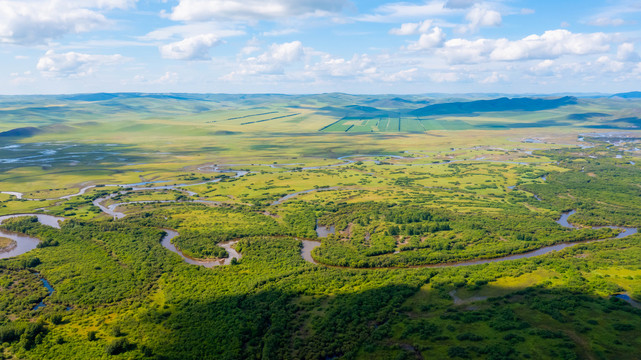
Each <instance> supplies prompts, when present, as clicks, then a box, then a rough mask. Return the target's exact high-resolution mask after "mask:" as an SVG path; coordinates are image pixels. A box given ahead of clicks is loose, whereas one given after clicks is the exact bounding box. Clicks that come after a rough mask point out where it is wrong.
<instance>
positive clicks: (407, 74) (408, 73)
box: [382, 68, 418, 82]
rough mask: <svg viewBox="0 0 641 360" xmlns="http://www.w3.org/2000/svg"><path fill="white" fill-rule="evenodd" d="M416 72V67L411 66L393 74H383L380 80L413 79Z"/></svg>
mask: <svg viewBox="0 0 641 360" xmlns="http://www.w3.org/2000/svg"><path fill="white" fill-rule="evenodd" d="M417 73H418V69H417V68H411V69H407V70H401V71H399V72H396V73H394V74H390V75H385V76H383V77H382V80H383V81H387V82H398V81H414V78H415V76H416V74H417Z"/></svg>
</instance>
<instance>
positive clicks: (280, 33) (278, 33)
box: [261, 28, 300, 36]
mask: <svg viewBox="0 0 641 360" xmlns="http://www.w3.org/2000/svg"><path fill="white" fill-rule="evenodd" d="M298 32H300V31H299V30H298V29H293V28H289V29H280V30H272V31H265V32H264V33H262V34H261V35H262V36H283V35H290V34H296V33H298Z"/></svg>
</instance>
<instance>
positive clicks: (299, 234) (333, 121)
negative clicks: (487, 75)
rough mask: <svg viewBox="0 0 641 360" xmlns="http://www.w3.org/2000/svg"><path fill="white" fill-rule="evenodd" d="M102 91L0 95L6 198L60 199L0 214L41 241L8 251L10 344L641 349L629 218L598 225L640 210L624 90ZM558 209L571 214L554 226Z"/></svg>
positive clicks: (56, 353) (70, 354)
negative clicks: (312, 245) (305, 254)
mask: <svg viewBox="0 0 641 360" xmlns="http://www.w3.org/2000/svg"><path fill="white" fill-rule="evenodd" d="M108 95H109V96H94V95H74V96H49V97H5V98H0V116H2V117H3V121H2V122H1V123H0V127H1V128H0V131H4V132H3V133H1V134H0V135H2V136H0V169H2V170H1V171H0V191H3V192H7V193H5V194H0V215H5V214H16V213H34V212H46V213H49V214H53V215H61V216H64V217H65V218H66V219H67V220H65V221H64V222H63V223H62V226H61V229H54V228H51V227H48V226H44V225H41V224H39V223H38V222H35V221H33V220H34V219H35V218H34V219H32V218H28V217H25V218H18V219H12V220H7V221H5V222H4V223H3V225H2V227H3V228H5V229H7V230H11V231H17V232H21V233H26V234H28V235H30V236H35V237H38V238H40V239H41V240H42V241H41V243H40V245H39V246H38V248H36V249H34V250H31V251H29V252H27V253H25V254H23V255H20V256H18V257H14V258H9V259H4V260H0V289H1V290H2V291H1V292H0V343H1V344H2V345H1V351H0V357H4V358H17V359H42V358H48V359H87V358H121V359H146V358H150V359H153V358H156V359H202V358H212V359H248V358H262V359H281V358H283V359H325V358H345V359H411V358H453V359H456V358H485V359H522V358H533V359H558V358H564V359H584V358H585V359H613V358H617V359H635V358H636V356H637V355H638V351H639V349H641V343H640V342H639V339H640V338H641V337H639V335H640V334H641V327H640V326H639V324H641V309H639V307H640V305H639V302H638V301H640V300H641V267H640V265H639V262H638V259H639V256H641V236H639V235H631V236H627V237H625V238H621V239H613V237H615V236H616V235H617V234H619V233H620V232H621V230H620V229H618V228H615V229H610V228H594V229H593V228H592V227H595V226H596V227H598V226H607V225H609V226H618V227H622V226H624V227H629V228H637V227H639V226H641V216H640V215H639V214H641V203H640V202H639V201H638V199H639V196H641V188H639V186H638V184H639V183H641V181H640V180H641V179H639V165H637V164H641V163H640V162H639V159H638V158H639V157H640V156H641V152H640V151H639V150H638V148H637V147H638V141H639V139H640V138H641V131H638V130H636V129H637V128H638V127H639V126H640V125H641V122H640V120H639V118H637V116H638V113H636V111H637V110H635V109H638V103H637V100H622V99H610V98H592V99H584V98H579V99H576V98H571V97H570V98H563V99H554V98H545V99H543V100H527V99H513V100H509V99H508V100H505V99H487V98H482V99H480V98H470V97H456V98H455V97H435V98H425V97H418V96H408V97H404V98H403V99H400V98H399V97H396V96H353V95H347V94H322V95H308V96H286V95H247V96H234V95H206V94H203V95H193V94H165V95H158V94H113V95H110V94H108ZM399 99H400V100H399ZM401 100H403V101H401ZM499 106H503V107H504V109H501V108H500V107H499ZM533 106H535V108H533ZM91 186H95V187H91ZM18 193H19V194H18ZM96 202H98V204H99V205H101V206H103V207H105V206H107V207H108V206H114V207H116V210H117V211H118V212H122V213H123V215H126V216H125V217H123V218H121V219H117V220H116V219H113V216H111V215H108V214H105V213H104V212H103V211H102V210H101V208H99V207H98V206H97V205H96ZM570 210H576V212H574V213H572V215H571V216H569V218H568V220H569V224H573V225H574V226H575V227H577V228H575V229H572V228H568V227H564V226H562V225H561V224H560V222H559V223H557V222H556V220H558V218H559V217H560V216H561V214H562V213H567V212H568V211H570ZM319 225H320V226H327V227H328V228H329V227H332V228H333V229H334V230H335V231H334V233H333V234H329V235H328V236H327V237H324V238H318V237H317V232H316V229H317V226H319ZM162 229H174V230H177V231H178V232H179V236H177V237H175V238H174V239H172V241H173V244H174V245H175V246H176V247H177V248H179V249H180V250H181V251H182V253H183V254H186V255H188V256H191V257H193V258H212V257H225V256H227V252H226V250H225V249H224V248H223V247H221V246H219V245H220V244H221V243H222V242H224V241H228V240H238V241H239V242H238V243H237V244H236V245H235V248H236V250H237V251H239V252H240V253H241V254H242V258H241V259H240V260H238V261H236V260H235V261H232V265H230V266H219V267H215V268H212V269H208V268H204V267H200V266H195V265H191V264H188V263H185V262H184V261H182V259H181V258H180V257H179V256H177V255H176V254H174V253H172V252H170V251H168V250H167V249H166V248H164V247H163V246H162V245H161V239H162V238H163V234H164V232H163V230H162ZM301 239H305V240H310V241H311V240H314V241H320V246H319V247H317V248H316V249H314V250H313V252H312V255H313V257H314V259H315V260H316V262H318V264H312V263H309V262H307V261H305V260H304V259H303V258H302V257H301V241H300V240H301ZM586 240H602V241H597V242H592V243H582V242H583V241H586ZM567 242H575V243H581V244H580V245H577V246H574V247H571V248H567V249H565V250H563V251H560V252H552V253H549V254H546V255H542V256H539V257H533V258H523V259H518V260H512V261H505V262H496V263H490V264H480V265H473V266H465V267H443V268H430V267H426V265H434V264H436V265H438V264H441V265H442V264H444V263H451V262H457V261H465V260H473V259H488V258H497V257H502V256H506V255H514V254H522V253H525V252H528V251H531V250H535V249H540V248H543V247H546V246H551V245H555V244H561V243H567ZM40 279H46V280H47V281H48V282H47V284H51V285H52V286H53V289H54V291H53V292H52V293H48V291H47V289H46V288H45V287H43V286H42V285H43V284H42V282H41V281H40ZM39 304H42V305H45V306H40V305H39Z"/></svg>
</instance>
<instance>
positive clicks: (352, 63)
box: [307, 54, 377, 79]
mask: <svg viewBox="0 0 641 360" xmlns="http://www.w3.org/2000/svg"><path fill="white" fill-rule="evenodd" d="M307 70H308V71H310V72H312V73H313V74H314V75H315V76H321V77H322V76H330V77H339V78H347V77H365V78H368V79H371V77H372V76H374V75H376V73H377V68H376V66H375V64H374V60H373V59H372V58H371V57H370V56H369V55H367V54H361V55H359V54H355V55H354V56H353V57H352V58H351V59H349V60H348V59H343V58H337V57H333V56H331V55H329V54H322V56H321V59H320V61H318V62H317V63H315V64H313V65H310V66H308V67H307Z"/></svg>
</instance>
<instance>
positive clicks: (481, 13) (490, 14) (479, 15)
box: [461, 6, 503, 32]
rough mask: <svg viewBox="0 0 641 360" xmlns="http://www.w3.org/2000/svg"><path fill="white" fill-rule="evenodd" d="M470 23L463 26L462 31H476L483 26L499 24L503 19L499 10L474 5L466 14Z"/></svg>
mask: <svg viewBox="0 0 641 360" xmlns="http://www.w3.org/2000/svg"><path fill="white" fill-rule="evenodd" d="M465 19H466V20H467V21H468V25H467V26H464V27H462V28H461V31H462V32H468V31H469V32H476V31H478V30H479V28H481V27H489V26H499V25H501V22H502V21H503V19H502V17H501V14H500V13H499V12H498V11H495V10H490V9H487V8H485V7H482V6H474V7H473V8H472V9H471V10H470V11H469V12H468V13H467V15H466V16H465Z"/></svg>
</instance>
